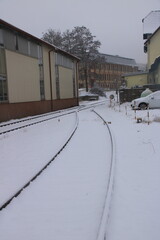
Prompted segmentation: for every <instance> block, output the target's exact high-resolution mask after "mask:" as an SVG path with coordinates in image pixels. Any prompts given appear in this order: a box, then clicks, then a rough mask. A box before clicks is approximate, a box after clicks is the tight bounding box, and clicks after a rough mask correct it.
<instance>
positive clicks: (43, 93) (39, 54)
mask: <svg viewBox="0 0 160 240" xmlns="http://www.w3.org/2000/svg"><path fill="white" fill-rule="evenodd" d="M38 63H39V79H40V96H41V100H44V99H45V90H44V69H43V55H42V47H41V46H38Z"/></svg>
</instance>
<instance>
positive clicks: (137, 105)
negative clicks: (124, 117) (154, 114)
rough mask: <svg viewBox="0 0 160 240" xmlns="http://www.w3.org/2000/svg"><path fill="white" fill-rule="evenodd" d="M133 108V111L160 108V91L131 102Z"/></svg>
mask: <svg viewBox="0 0 160 240" xmlns="http://www.w3.org/2000/svg"><path fill="white" fill-rule="evenodd" d="M131 107H132V109H147V108H160V91H156V92H153V93H151V94H149V95H148V96H146V97H141V98H136V99H134V100H133V101H132V102H131Z"/></svg>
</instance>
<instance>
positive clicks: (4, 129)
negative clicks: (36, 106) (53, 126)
mask: <svg viewBox="0 0 160 240" xmlns="http://www.w3.org/2000/svg"><path fill="white" fill-rule="evenodd" d="M101 104H104V101H103V102H100V103H93V104H91V105H90V106H78V107H73V108H71V109H65V110H60V111H56V112H50V113H46V114H42V115H38V116H34V117H29V118H24V119H21V120H16V121H13V122H8V123H3V124H0V135H4V134H6V133H10V132H13V131H16V130H20V129H23V128H26V127H31V126H33V125H35V124H39V123H43V122H46V121H50V120H53V119H55V118H60V117H62V116H65V115H69V114H72V113H74V112H75V111H82V110H85V109H89V108H93V107H95V106H97V105H101Z"/></svg>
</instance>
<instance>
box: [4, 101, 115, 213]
mask: <svg viewBox="0 0 160 240" xmlns="http://www.w3.org/2000/svg"><path fill="white" fill-rule="evenodd" d="M102 104H104V102H101V103H94V104H91V105H90V106H80V107H78V108H77V109H76V110H77V111H76V110H74V111H73V110H68V111H69V112H68V111H67V112H64V113H61V114H58V115H56V116H55V114H54V116H50V115H53V113H50V114H46V115H41V116H37V117H33V118H29V119H26V120H25V121H33V120H35V119H36V120H37V119H38V118H41V117H43V118H44V117H45V118H44V119H41V120H39V121H35V122H31V123H28V124H25V125H23V126H17V127H15V128H11V129H8V130H5V131H3V132H1V133H0V135H2V134H5V133H10V132H12V131H16V130H19V129H21V128H25V127H30V126H33V125H35V124H39V123H42V122H45V121H49V120H52V119H54V118H59V117H61V116H65V115H69V114H73V113H75V114H76V124H75V126H74V128H73V130H72V133H71V135H70V136H69V137H68V139H67V141H66V142H65V143H64V144H63V146H62V147H61V148H60V149H59V150H58V152H57V153H56V154H55V155H54V156H53V157H52V159H50V160H49V161H48V163H47V164H45V166H44V167H43V168H42V169H40V170H39V171H38V172H37V173H36V174H35V175H34V176H33V177H32V178H31V179H29V181H28V182H27V183H26V184H24V185H23V187H21V188H20V189H19V190H18V191H17V192H16V193H15V194H14V195H13V196H12V197H10V198H9V199H8V200H7V201H6V202H5V203H3V204H2V205H1V206H0V211H1V210H2V209H4V208H5V207H7V206H8V205H9V204H10V203H11V201H12V200H13V199H14V198H15V197H17V196H18V195H19V194H20V193H21V192H22V191H23V190H24V189H25V188H27V187H28V186H29V185H30V183H31V182H33V181H34V180H35V179H36V178H37V177H38V176H39V175H40V174H41V173H42V172H43V171H44V170H45V169H46V168H47V167H48V166H49V165H50V163H51V162H52V161H53V160H55V158H56V157H57V156H58V154H60V152H61V151H62V150H63V149H64V148H65V147H66V145H67V144H68V143H69V141H70V140H71V138H72V137H73V135H74V133H75V132H76V130H77V128H78V123H79V119H78V114H77V112H78V111H82V110H86V109H90V108H93V107H95V106H97V105H102ZM93 111H94V110H93ZM94 112H95V111H94ZM95 113H96V112H95ZM96 114H97V113H96ZM48 115H49V117H48ZM97 115H98V114H97ZM46 117H47V118H46ZM99 117H100V115H99ZM101 119H102V117H101ZM103 121H104V120H103ZM21 122H24V120H22V121H17V122H14V123H12V124H10V123H9V124H5V125H3V126H4V127H8V126H10V125H13V124H18V123H21ZM104 122H105V121H104ZM105 124H106V122H105ZM107 126H108V125H107ZM108 129H109V128H108ZM110 171H111V170H110ZM107 191H108V190H107Z"/></svg>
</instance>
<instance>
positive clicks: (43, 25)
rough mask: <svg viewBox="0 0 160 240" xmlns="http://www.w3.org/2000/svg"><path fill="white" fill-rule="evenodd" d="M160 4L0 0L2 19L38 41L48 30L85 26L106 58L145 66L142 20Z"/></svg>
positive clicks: (156, 0)
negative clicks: (130, 61)
mask: <svg viewBox="0 0 160 240" xmlns="http://www.w3.org/2000/svg"><path fill="white" fill-rule="evenodd" d="M159 9H160V0H43V1H42V0H27V1H26V0H0V18H1V19H3V20H4V21H6V22H9V23H11V24H13V25H15V26H17V27H19V28H21V29H23V30H24V31H27V32H29V33H31V34H33V35H35V36H37V37H39V38H41V37H42V32H45V31H46V30H47V29H48V28H53V29H56V30H61V31H62V32H63V31H65V30H66V29H73V27H74V26H82V25H83V26H85V27H87V28H89V29H90V31H91V33H92V34H93V35H95V36H96V39H97V40H99V41H100V42H101V44H102V46H101V49H100V51H101V52H103V53H106V54H113V55H120V56H123V57H129V58H134V59H135V60H136V61H137V62H146V54H144V53H143V42H144V41H143V36H142V35H143V24H142V19H143V18H144V17H145V16H146V15H147V14H148V13H149V12H150V11H153V10H159Z"/></svg>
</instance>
